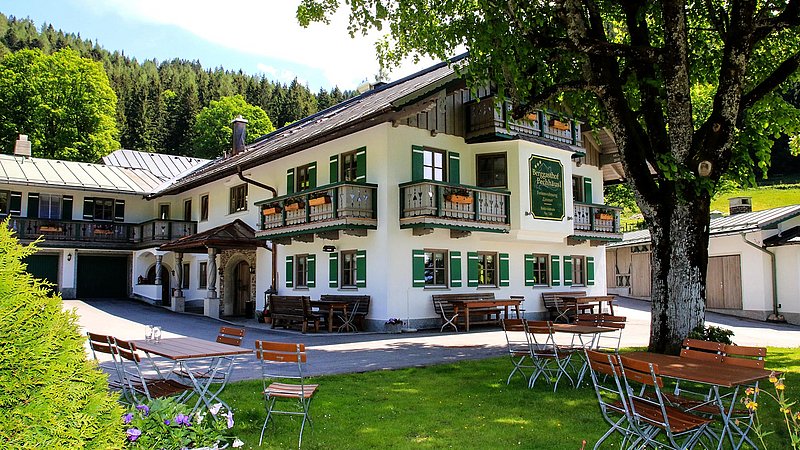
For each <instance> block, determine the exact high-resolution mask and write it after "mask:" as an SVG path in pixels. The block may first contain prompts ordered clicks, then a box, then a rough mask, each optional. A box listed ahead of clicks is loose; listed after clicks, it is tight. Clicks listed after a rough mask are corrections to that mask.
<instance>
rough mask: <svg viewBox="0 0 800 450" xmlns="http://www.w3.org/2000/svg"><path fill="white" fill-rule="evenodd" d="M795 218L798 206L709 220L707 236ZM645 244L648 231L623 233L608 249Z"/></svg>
mask: <svg viewBox="0 0 800 450" xmlns="http://www.w3.org/2000/svg"><path fill="white" fill-rule="evenodd" d="M796 216H800V205H789V206H781V207H780V208H772V209H765V210H763V211H753V212H749V213H743V214H733V215H730V216H725V217H718V218H715V219H711V223H710V225H709V234H710V235H711V236H715V235H726V234H738V233H745V232H749V231H756V230H762V229H769V228H772V227H774V226H776V225H777V224H778V223H780V222H783V221H784V220H789V219H791V218H793V217H796ZM647 242H650V231H649V230H639V231H632V232H629V233H624V234H623V235H622V241H620V242H615V243H613V244H609V245H608V247H625V246H628V245H634V244H643V243H647Z"/></svg>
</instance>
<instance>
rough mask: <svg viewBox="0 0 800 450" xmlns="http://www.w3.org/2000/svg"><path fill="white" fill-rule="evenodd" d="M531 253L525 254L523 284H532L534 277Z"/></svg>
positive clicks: (534, 281) (534, 280)
mask: <svg viewBox="0 0 800 450" xmlns="http://www.w3.org/2000/svg"><path fill="white" fill-rule="evenodd" d="M533 264H534V260H533V255H525V286H534V285H535V284H536V279H535V278H534V276H533Z"/></svg>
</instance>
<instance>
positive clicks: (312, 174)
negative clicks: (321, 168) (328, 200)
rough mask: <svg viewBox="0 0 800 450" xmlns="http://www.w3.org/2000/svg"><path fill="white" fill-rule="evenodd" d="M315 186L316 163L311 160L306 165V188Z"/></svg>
mask: <svg viewBox="0 0 800 450" xmlns="http://www.w3.org/2000/svg"><path fill="white" fill-rule="evenodd" d="M315 187H317V163H316V162H313V163H311V165H310V166H309V167H308V188H309V189H314V188H315Z"/></svg>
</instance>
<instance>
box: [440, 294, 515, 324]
mask: <svg viewBox="0 0 800 450" xmlns="http://www.w3.org/2000/svg"><path fill="white" fill-rule="evenodd" d="M447 301H448V302H450V303H451V304H452V305H453V312H454V314H455V315H456V316H457V315H459V314H460V313H459V311H463V312H464V329H465V330H467V331H469V310H470V308H493V307H500V306H502V307H504V308H505V317H508V307H509V306H513V307H514V310H515V312H516V314H517V318H518V319H519V318H520V315H519V305H520V303H522V299H516V298H507V299H502V298H501V299H497V298H494V299H480V300H458V299H453V300H450V299H448V300H447Z"/></svg>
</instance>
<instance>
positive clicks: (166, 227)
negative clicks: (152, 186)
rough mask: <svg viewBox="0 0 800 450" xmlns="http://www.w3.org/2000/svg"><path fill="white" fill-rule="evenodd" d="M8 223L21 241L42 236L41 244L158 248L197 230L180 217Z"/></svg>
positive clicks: (16, 219)
mask: <svg viewBox="0 0 800 450" xmlns="http://www.w3.org/2000/svg"><path fill="white" fill-rule="evenodd" d="M9 224H10V226H11V227H12V228H13V229H14V230H15V231H16V232H17V237H19V239H21V240H23V241H33V240H35V239H37V238H39V236H41V237H42V238H43V239H44V241H43V242H42V243H41V244H40V246H41V247H64V246H70V247H78V248H81V247H82V248H115V249H137V248H146V247H157V246H159V245H161V244H163V243H165V242H169V241H172V240H174V239H177V238H179V237H183V236H188V235H190V234H194V233H196V232H197V223H195V222H186V221H179V220H150V221H147V222H143V223H140V224H131V223H114V222H92V221H82V220H57V219H29V218H26V217H12V218H11V220H10V222H9Z"/></svg>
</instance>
